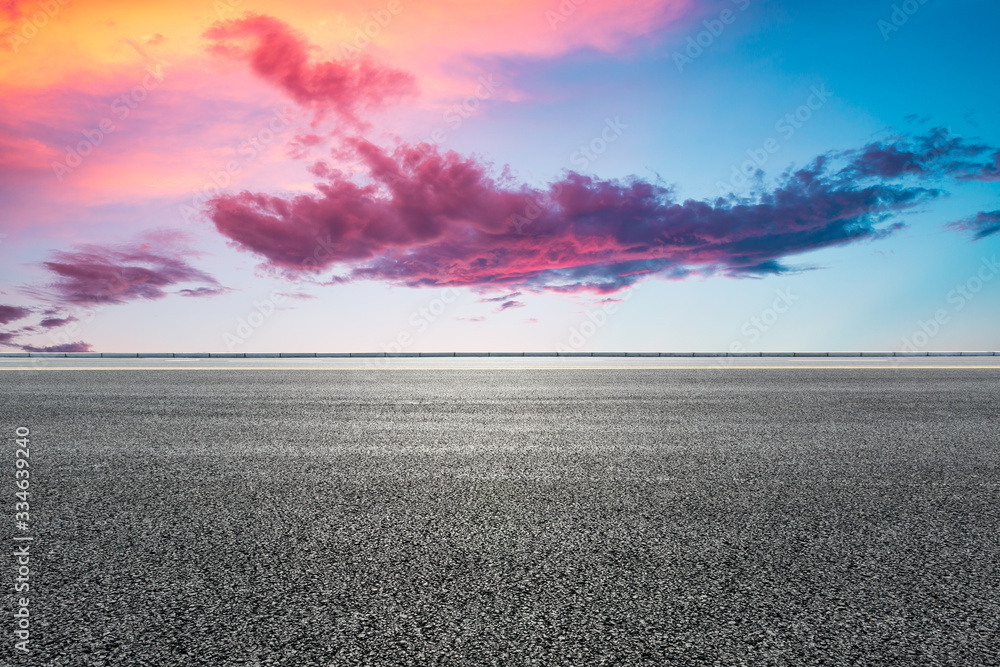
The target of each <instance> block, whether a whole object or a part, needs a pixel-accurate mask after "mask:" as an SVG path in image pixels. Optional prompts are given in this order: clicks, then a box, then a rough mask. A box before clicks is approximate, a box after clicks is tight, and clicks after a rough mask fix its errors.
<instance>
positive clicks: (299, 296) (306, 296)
mask: <svg viewBox="0 0 1000 667" xmlns="http://www.w3.org/2000/svg"><path fill="white" fill-rule="evenodd" d="M278 294H279V295H280V296H283V297H285V298H287V299H315V298H316V295H315V294H307V293H306V292H278Z"/></svg>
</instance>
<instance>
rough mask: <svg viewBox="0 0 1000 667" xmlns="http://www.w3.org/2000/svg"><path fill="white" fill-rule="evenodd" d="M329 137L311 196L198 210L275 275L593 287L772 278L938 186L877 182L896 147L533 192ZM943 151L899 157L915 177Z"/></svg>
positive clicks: (582, 181)
mask: <svg viewBox="0 0 1000 667" xmlns="http://www.w3.org/2000/svg"><path fill="white" fill-rule="evenodd" d="M345 144H346V145H347V146H348V147H349V148H350V149H351V150H353V152H354V155H355V156H356V158H357V160H358V161H359V162H360V165H361V168H362V172H361V173H362V177H360V178H359V177H357V176H355V175H353V173H352V174H348V173H346V172H344V171H340V170H337V169H332V168H329V167H324V168H322V169H319V168H317V169H316V170H315V173H316V174H317V175H318V176H320V177H321V178H322V179H323V180H322V181H320V182H318V183H317V184H316V190H317V194H311V193H310V194H298V195H288V196H276V195H269V194H263V193H251V192H240V193H227V194H223V195H220V196H217V197H215V198H213V199H212V200H210V201H209V202H208V204H207V211H206V213H207V216H208V217H209V219H210V220H211V221H212V223H213V224H214V225H215V227H216V229H217V230H218V231H219V232H220V233H221V234H223V235H224V236H226V237H227V238H229V239H230V240H231V241H233V243H234V244H235V245H236V246H237V247H239V248H241V249H243V250H246V251H248V252H251V253H254V254H256V255H258V256H260V257H261V258H263V259H264V261H265V264H264V265H265V267H267V268H270V269H272V270H275V271H278V272H283V273H285V274H287V275H289V276H291V277H302V276H308V275H310V274H315V273H318V272H321V271H324V270H329V269H337V270H341V271H346V273H345V274H344V275H341V276H338V277H337V278H336V279H337V280H338V281H344V280H359V279H367V280H378V281H384V282H389V283H394V284H402V285H408V286H425V285H426V286H454V287H461V286H466V287H474V288H496V289H516V290H522V289H527V290H534V291H539V290H549V291H563V292H581V291H582V292H591V293H601V294H607V293H612V292H616V291H618V290H621V289H623V288H625V287H627V286H629V285H631V284H632V283H634V282H636V281H638V280H641V279H643V278H646V277H652V276H659V277H661V278H667V279H682V278H685V277H688V276H691V275H714V274H719V275H728V276H736V277H755V276H762V275H767V274H776V273H783V272H787V271H790V270H792V269H791V267H789V265H788V264H787V260H788V258H790V257H792V256H794V255H798V254H801V253H806V252H810V251H814V250H819V249H822V248H829V247H833V246H838V245H843V244H848V243H857V242H860V241H864V240H872V239H878V238H882V237H883V236H885V235H886V234H889V233H891V232H892V231H894V230H896V229H899V228H900V227H901V226H902V223H901V222H899V221H898V220H896V219H895V217H896V216H897V215H898V214H900V213H902V212H904V211H906V210H908V209H910V208H912V207H914V206H916V205H919V204H922V203H924V202H927V201H930V200H933V199H935V198H937V197H940V196H941V195H943V194H944V192H943V191H942V190H940V189H937V188H933V187H922V186H920V185H918V184H914V183H909V182H906V181H903V182H893V179H892V178H891V175H892V174H896V175H899V176H902V175H903V171H902V166H897V162H898V159H897V158H896V153H899V152H901V151H903V148H902V147H901V146H900V145H894V146H891V147H885V146H883V147H877V146H874V145H872V146H868V147H865V148H864V149H862V150H860V151H857V152H854V153H844V154H840V155H831V156H823V157H820V158H817V159H816V160H815V162H813V163H812V164H810V165H809V166H807V167H805V168H802V169H799V170H798V171H795V172H792V173H789V174H786V175H785V176H783V177H782V178H781V179H779V181H778V183H777V184H776V185H775V186H774V187H773V188H771V189H770V190H767V191H764V192H761V193H758V194H756V195H754V196H752V197H743V198H737V197H730V198H728V199H715V200H709V201H696V200H687V201H679V200H677V199H676V198H675V197H674V195H673V191H672V190H671V189H670V188H668V187H665V186H664V185H662V184H659V183H657V182H650V181H648V180H643V179H640V178H631V179H628V180H624V181H619V180H606V179H598V178H595V177H592V176H587V175H583V174H579V173H575V172H567V173H566V174H565V175H564V177H563V178H562V179H560V180H558V181H556V182H553V183H550V184H549V185H548V186H547V187H544V188H536V187H532V186H529V185H527V184H524V183H517V182H516V181H515V180H514V179H513V177H511V176H510V174H509V173H508V172H507V171H506V170H505V171H504V172H503V173H501V174H500V175H499V176H495V175H494V174H493V171H492V170H491V168H490V166H489V165H488V164H484V163H482V162H480V161H477V160H476V159H474V158H467V157H463V156H460V155H459V154H457V153H455V152H453V151H449V152H446V153H443V154H442V153H440V152H439V151H438V150H437V148H436V147H434V146H431V145H428V144H419V145H412V144H406V143H402V144H399V145H398V146H397V147H396V148H395V149H393V150H391V151H390V150H384V149H382V148H379V147H377V146H375V145H374V144H372V143H370V142H368V141H366V140H363V139H347V140H345ZM949 151H950V153H949V154H950V155H952V156H955V155H965V154H967V153H972V152H973V151H972V149H971V148H969V146H968V145H966V144H962V145H961V146H957V145H953V147H952V148H951V149H949ZM911 152H913V151H911ZM944 154H945V153H944V152H941V153H940V154H937V153H935V154H933V155H925V156H920V155H916V154H915V153H914V155H908V156H907V159H908V160H913V161H914V162H915V164H917V165H918V167H920V168H921V169H923V170H924V172H925V173H930V172H931V171H933V170H932V169H930V167H931V166H932V165H931V163H934V162H936V161H941V160H945V161H949V160H950V158H949V159H946V158H942V157H940V155H944ZM951 162H953V160H951ZM835 164H836V166H834V165H835ZM937 169H938V168H937V167H935V168H934V170H937Z"/></svg>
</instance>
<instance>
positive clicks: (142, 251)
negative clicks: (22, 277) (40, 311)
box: [25, 231, 227, 306]
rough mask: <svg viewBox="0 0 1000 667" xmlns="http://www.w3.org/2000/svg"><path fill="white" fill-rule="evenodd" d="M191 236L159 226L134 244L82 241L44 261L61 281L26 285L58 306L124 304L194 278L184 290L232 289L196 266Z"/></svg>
mask: <svg viewBox="0 0 1000 667" xmlns="http://www.w3.org/2000/svg"><path fill="white" fill-rule="evenodd" d="M185 241H186V237H185V236H184V235H183V234H181V233H178V232H168V231H159V232H153V233H149V234H147V235H145V236H144V237H143V238H142V239H141V240H139V241H138V242H135V243H131V244H120V245H116V246H111V247H106V246H98V245H83V246H78V247H77V248H76V249H75V250H72V251H56V252H54V253H52V259H51V260H49V261H47V262H43V266H44V267H45V268H46V269H48V270H49V271H50V272H51V273H53V274H55V276H56V280H55V282H52V283H49V284H47V285H44V286H40V287H28V288H25V291H26V292H27V293H29V294H32V295H33V296H36V297H37V298H40V299H41V300H43V301H45V302H47V303H50V304H54V305H57V306H68V305H97V304H121V303H127V302H129V301H133V300H137V299H161V298H163V297H165V296H167V294H168V293H169V292H167V288H169V287H173V286H177V285H183V284H185V283H194V284H195V287H193V288H185V289H181V290H179V291H178V292H177V293H178V294H181V295H182V296H211V295H215V294H221V293H223V292H225V291H227V290H226V288H224V287H223V286H222V285H220V284H219V283H218V281H216V280H215V278H213V277H212V276H210V275H209V274H207V273H205V272H204V271H201V270H199V269H196V268H194V267H192V266H191V265H190V264H189V263H188V261H187V258H188V257H190V255H191V251H190V249H189V248H188V247H187V246H186V243H185Z"/></svg>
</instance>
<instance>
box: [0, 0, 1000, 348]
mask: <svg viewBox="0 0 1000 667" xmlns="http://www.w3.org/2000/svg"><path fill="white" fill-rule="evenodd" d="M997 25H1000V6H998V5H997V3H995V2H989V1H987V0H953V1H952V2H944V1H943V0H906V1H905V2H895V3H893V2H886V3H882V2H871V1H870V0H866V1H861V0H843V1H842V2H838V3H835V5H834V4H831V3H815V2H806V1H804V0H803V1H799V0H784V1H779V0H770V1H769V0H709V1H697V0H640V1H636V2H624V3H623V2H620V1H614V2H612V1H611V0H561V1H557V0H499V1H496V2H468V1H467V0H462V1H460V0H423V1H421V2H413V1H412V0H371V1H369V0H355V1H352V2H338V1H330V0H327V1H322V2H321V1H319V0H284V1H283V2H280V3H279V2H268V1H263V0H261V1H255V0H172V1H171V2H169V3H167V2H159V1H155V0H154V1H152V2H147V3H142V4H138V3H133V2H126V1H125V0H43V1H42V2H21V1H19V0H0V82H2V84H0V351H9V352H16V351H29V352H41V351H51V352H61V351H66V352H74V351H76V352H85V351H98V352H156V351H166V352H277V351H281V352H383V351H385V352H435V351H437V352H440V351H468V352H471V351H562V352H569V351H580V352H587V351H646V352H654V351H732V352H742V351H747V352H752V351H789V350H793V351H824V350H844V351H849V350H898V351H933V350H996V349H1000V333H998V332H1000V308H998V305H1000V265H998V263H997V257H998V255H1000V115H998V114H997V112H996V110H997V106H998V101H1000V89H998V87H997V85H996V75H995V73H996V72H997V71H1000V53H998V51H997V49H996V46H995V31H996V26H997Z"/></svg>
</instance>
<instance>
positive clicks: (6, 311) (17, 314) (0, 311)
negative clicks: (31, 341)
mask: <svg viewBox="0 0 1000 667" xmlns="http://www.w3.org/2000/svg"><path fill="white" fill-rule="evenodd" d="M30 314H31V309H30V308H24V307H22V306H0V324H8V323H10V322H13V321H14V320H19V319H21V318H22V317H27V316H28V315H30Z"/></svg>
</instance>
